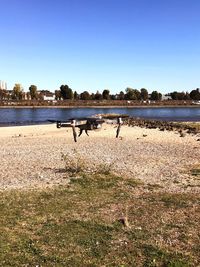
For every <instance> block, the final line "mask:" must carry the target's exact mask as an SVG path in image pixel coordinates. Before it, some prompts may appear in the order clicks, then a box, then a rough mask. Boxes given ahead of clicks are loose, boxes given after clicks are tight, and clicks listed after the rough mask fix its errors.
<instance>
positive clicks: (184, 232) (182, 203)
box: [0, 174, 200, 267]
mask: <svg viewBox="0 0 200 267" xmlns="http://www.w3.org/2000/svg"><path fill="white" fill-rule="evenodd" d="M158 189H159V187H157V186H156V190H158ZM138 191H139V192H140V194H139V195H138ZM199 203H200V198H199V196H198V195H195V194H193V195H191V194H171V193H170V194H168V193H161V192H157V191H156V192H151V190H150V192H149V193H148V192H147V191H146V187H145V185H143V183H141V182H140V181H138V180H135V179H125V178H123V177H118V176H115V175H112V174H107V175H105V174H95V175H89V174H88V175H87V174H79V177H78V178H73V179H71V182H70V184H69V185H68V186H59V187H54V188H52V189H45V190H29V191H18V190H13V191H7V192H2V193H1V195H0V231H1V235H0V266H37V265H38V266H70V267H71V266H72V267H73V266H76V267H79V266H81V267H82V266H119V267H120V266H121V267H122V266H158V267H159V266H163V267H165V266H166V267H186V266H197V263H198V262H199V261H200V257H199V241H200V236H199V232H200V231H199V219H200V218H199V217H200V215H199V214H200V213H199ZM124 217H126V219H127V220H128V223H129V227H126V226H124V225H123V224H122V223H120V218H124Z"/></svg>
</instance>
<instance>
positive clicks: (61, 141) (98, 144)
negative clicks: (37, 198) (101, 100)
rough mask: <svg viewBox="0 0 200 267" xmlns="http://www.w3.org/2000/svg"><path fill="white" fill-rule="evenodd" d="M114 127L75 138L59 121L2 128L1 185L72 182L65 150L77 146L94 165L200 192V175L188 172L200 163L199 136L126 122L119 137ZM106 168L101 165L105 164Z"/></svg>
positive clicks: (70, 151)
mask: <svg viewBox="0 0 200 267" xmlns="http://www.w3.org/2000/svg"><path fill="white" fill-rule="evenodd" d="M115 130H116V129H114V126H110V125H105V126H103V129H102V130H101V131H97V132H94V131H93V132H90V137H88V136H86V135H85V134H83V135H82V136H81V137H80V138H79V139H78V142H77V143H74V142H73V139H72V133H71V130H70V129H68V130H67V131H66V129H65V128H62V129H59V130H57V129H56V128H55V125H42V126H21V127H6V128H1V129H0V145H1V150H0V189H1V190H5V189H14V188H35V187H46V186H52V185H55V184H65V183H67V182H68V181H69V179H68V178H67V175H66V173H65V172H64V162H63V161H62V160H61V154H62V153H64V154H66V155H68V157H69V158H71V157H73V154H74V149H76V151H77V153H78V154H79V155H81V157H82V158H84V159H85V160H86V161H87V163H88V164H89V165H90V166H91V169H92V168H93V167H94V166H97V165H100V164H102V165H103V166H105V165H107V164H109V165H110V166H111V169H112V170H113V171H114V172H115V173H117V174H120V175H124V176H127V177H130V178H131V177H133V178H137V179H141V180H142V181H143V182H144V183H146V184H159V185H160V186H162V187H163V189H164V190H169V191H195V192H199V191H200V178H199V176H193V175H191V172H190V170H191V169H192V168H195V166H198V165H199V164H200V142H199V141H197V139H198V138H199V136H198V135H196V136H192V135H186V136H185V137H180V136H179V134H178V133H175V132H167V131H165V132H162V131H159V130H157V129H144V128H139V127H128V126H123V127H122V131H121V138H119V139H116V138H115ZM102 168H103V167H102Z"/></svg>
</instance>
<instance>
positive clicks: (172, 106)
mask: <svg viewBox="0 0 200 267" xmlns="http://www.w3.org/2000/svg"><path fill="white" fill-rule="evenodd" d="M6 108H11V109H12V108H19V109H20V108H33V109H34V108H35V109H37V108H41V109H43V108H66V109H70V108H99V109H100V108H200V105H149V106H147V105H128V106H123V105H116V106H115V105H114V106H112V105H110V106H109V105H108V106H107V105H105V106H95V105H92V106H84V105H83V106H56V105H55V106H0V109H6Z"/></svg>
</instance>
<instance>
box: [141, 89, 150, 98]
mask: <svg viewBox="0 0 200 267" xmlns="http://www.w3.org/2000/svg"><path fill="white" fill-rule="evenodd" d="M140 96H141V99H142V100H147V99H148V97H149V94H148V91H147V89H145V88H142V89H140Z"/></svg>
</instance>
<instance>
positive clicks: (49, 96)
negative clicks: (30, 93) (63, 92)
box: [38, 90, 55, 101]
mask: <svg viewBox="0 0 200 267" xmlns="http://www.w3.org/2000/svg"><path fill="white" fill-rule="evenodd" d="M38 95H39V96H40V98H41V99H43V100H45V101H53V100H55V93H52V92H50V91H48V90H40V91H38Z"/></svg>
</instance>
